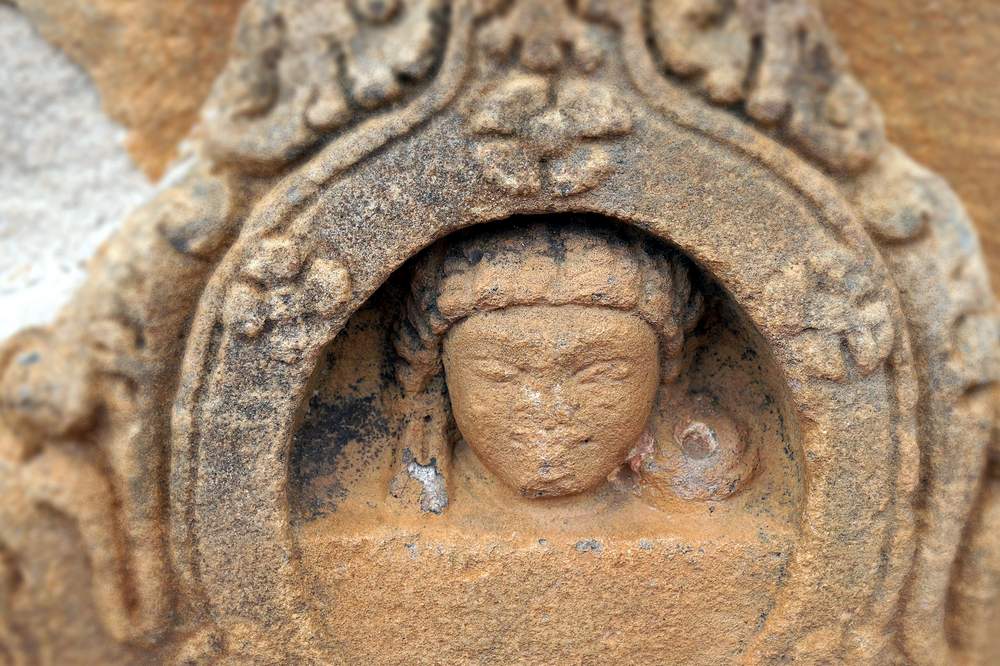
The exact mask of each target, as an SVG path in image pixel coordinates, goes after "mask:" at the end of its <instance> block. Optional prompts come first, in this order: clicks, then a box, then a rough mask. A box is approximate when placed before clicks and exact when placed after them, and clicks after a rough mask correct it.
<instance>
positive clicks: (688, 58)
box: [0, 0, 1000, 664]
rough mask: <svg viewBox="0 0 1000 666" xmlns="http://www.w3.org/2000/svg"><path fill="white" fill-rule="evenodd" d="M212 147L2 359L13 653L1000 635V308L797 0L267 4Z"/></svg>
mask: <svg viewBox="0 0 1000 666" xmlns="http://www.w3.org/2000/svg"><path fill="white" fill-rule="evenodd" d="M198 137H199V140H200V141H201V143H200V144H199V151H198V159H197V160H196V163H195V164H194V165H192V166H191V167H190V168H189V169H188V172H187V173H186V175H184V176H183V177H182V178H180V179H178V180H177V181H176V182H175V183H174V184H173V185H172V186H170V187H167V188H165V190H164V191H163V192H162V193H161V194H160V195H159V196H158V197H157V199H156V200H154V201H153V202H151V203H150V204H149V205H148V206H146V207H144V208H143V209H142V210H140V211H139V212H137V213H136V215H135V216H134V217H133V218H131V219H130V220H129V221H128V222H127V223H126V224H125V226H124V227H123V228H122V230H121V231H120V232H119V234H118V235H117V236H116V237H115V238H114V239H112V240H111V241H110V242H109V243H108V245H107V246H106V247H105V248H104V250H103V251H102V252H101V253H100V254H99V256H98V257H96V258H95V260H94V264H93V267H92V269H91V271H92V277H91V280H90V281H89V282H88V284H87V285H86V286H85V287H84V288H83V290H82V291H81V292H80V293H79V294H78V296H77V298H76V299H75V300H74V302H73V303H71V304H70V305H68V306H67V308H66V310H65V311H64V312H63V314H62V315H61V316H60V318H59V320H58V321H57V322H55V323H54V324H53V325H52V326H51V327H48V328H46V329H44V330H34V331H26V332H24V333H22V334H20V335H18V336H15V337H14V338H13V339H11V340H9V341H7V342H6V343H5V344H4V346H3V347H2V351H0V423H2V426H0V494H2V497H3V499H4V501H3V503H2V506H3V508H2V509H0V646H2V654H4V656H5V657H7V659H8V660H9V661H11V662H12V663H63V662H65V661H66V660H67V659H70V660H72V659H79V658H82V660H83V661H86V662H88V663H136V662H142V661H147V662H148V661H152V662H154V663H160V662H164V663H247V662H259V663H284V662H289V661H292V662H296V663H300V662H301V663H342V662H346V663H365V662H372V661H382V662H385V663H398V662H402V661H415V662H420V663H463V662H469V661H501V660H506V661H528V662H553V661H556V662H559V661H565V662H577V661H590V660H596V659H602V660H609V661H621V662H634V661H641V660H644V659H645V660H655V661H668V662H672V661H684V662H690V663H718V662H722V663H729V662H732V661H743V662H746V663H774V662H782V661H795V662H801V663H917V664H923V663H926V664H937V663H951V662H968V663H991V662H992V661H994V660H995V659H996V658H997V655H998V653H1000V645H998V644H997V641H996V638H995V636H994V635H993V634H994V633H995V632H990V631H989V628H990V627H991V626H994V625H993V624H991V623H993V622H995V618H996V613H997V612H1000V611H998V606H1000V600H998V597H1000V566H998V559H1000V546H998V544H997V543H996V538H995V535H996V534H997V529H998V518H997V511H998V509H997V507H1000V503H998V501H997V490H998V487H1000V486H998V484H1000V476H998V474H997V464H998V463H997V456H998V452H997V450H996V449H997V445H996V441H997V440H996V424H997V413H996V405H997V379H998V377H1000V360H998V345H997V338H998V326H997V321H998V319H997V309H996V305H995V302H994V300H993V297H992V295H991V294H990V291H989V288H988V286H987V280H986V276H985V272H984V269H983V266H982V259H981V257H980V254H979V251H978V246H977V244H976V242H975V240H974V237H973V236H972V232H971V227H970V225H969V222H968V220H967V218H966V216H965V214H964V212H963V210H962V208H961V205H960V204H959V202H958V201H957V200H956V199H955V197H954V195H953V194H952V193H951V191H950V190H949V189H948V187H947V186H946V185H945V184H943V183H942V182H941V181H940V180H939V179H937V178H936V177H935V176H933V175H932V174H929V173H927V172H926V171H924V170H923V169H922V168H920V167H919V166H917V165H915V164H913V163H912V162H911V161H910V160H909V159H908V158H907V157H906V156H905V155H903V154H902V153H900V152H899V151H898V150H897V149H895V148H894V147H892V146H891V145H889V144H887V143H886V141H885V138H884V136H883V132H882V129H881V119H880V115H879V111H878V110H877V108H875V106H874V105H873V104H872V102H871V101H870V100H869V99H868V97H867V96H866V94H865V93H864V91H863V90H861V89H860V87H859V86H858V84H857V83H856V82H855V80H854V79H853V78H852V77H851V75H850V74H849V73H848V72H847V70H846V68H845V63H844V59H843V56H842V55H841V54H840V52H839V51H838V49H837V48H836V46H835V45H834V44H833V43H832V40H831V38H830V36H829V34H828V32H827V31H826V29H825V28H824V26H823V23H822V20H821V19H820V17H819V15H818V13H817V12H816V11H815V9H814V8H813V7H812V6H811V4H810V3H808V2H805V1H804V0H795V1H792V2H786V1H780V0H760V1H756V2H716V1H713V0H671V1H661V2H652V3H640V2H637V1H635V2H633V1H631V0H628V1H620V2H613V3H612V2H604V1H601V0H588V1H581V2H562V1H560V0H545V1H543V0H513V1H509V2H498V1H495V0H452V1H451V2H445V1H443V0H441V1H437V0H427V1H424V0H412V1H407V0H399V1H395V2H389V1H386V0H379V1H377V2H376V1H367V0H365V1H361V0H358V1H350V2H349V1H347V0H341V1H338V0H295V1H291V0H283V1H277V2H276V1H274V0H251V1H250V2H249V3H248V4H247V5H246V7H245V9H244V12H243V18H242V20H241V22H240V27H239V29H238V32H237V35H236V38H235V41H234V46H233V51H232V55H231V58H230V61H229V65H228V67H227V68H226V71H225V72H224V73H223V75H222V77H221V78H220V79H219V81H218V83H217V85H216V89H215V92H214V94H213V96H212V98H211V99H210V100H209V103H208V105H207V107H206V111H205V122H204V124H203V127H202V128H201V131H200V133H199V134H198ZM719 599H726V600H727V602H726V604H720V603H719V601H718V600H719ZM455 618H462V621H463V625H462V631H460V632H456V631H455V630H454V627H455V625H454V622H455ZM372 636H378V637H379V640H378V641H372V640H371V637H372Z"/></svg>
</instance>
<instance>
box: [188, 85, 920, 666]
mask: <svg viewBox="0 0 1000 666" xmlns="http://www.w3.org/2000/svg"><path fill="white" fill-rule="evenodd" d="M622 94H623V95H624V96H626V97H625V101H626V103H627V104H628V105H629V106H630V108H633V109H635V118H636V119H635V126H634V129H633V130H632V132H631V133H630V134H629V135H627V136H624V137H622V138H620V139H619V140H618V141H617V142H615V143H614V144H612V145H609V146H608V148H607V150H608V152H609V155H610V162H611V163H613V164H617V165H618V168H617V170H616V171H614V172H612V173H610V174H609V175H608V176H607V178H606V179H605V180H604V181H603V183H601V184H600V185H599V186H597V187H595V188H594V189H592V190H590V191H587V192H584V193H581V194H579V195H577V196H573V197H565V196H553V195H552V194H551V193H546V192H545V191H540V192H537V193H534V194H523V193H517V192H510V191H505V190H503V189H496V188H493V187H491V186H490V180H489V178H487V177H486V176H485V175H484V174H483V173H482V170H483V168H484V165H483V163H482V161H481V159H480V158H479V156H478V154H477V152H476V146H475V145H474V142H467V143H461V142H458V143H456V142H455V141H454V140H453V137H454V136H456V135H460V134H461V132H462V127H463V122H464V121H463V119H462V117H460V115H459V114H457V113H451V112H449V113H445V114H443V115H441V116H439V117H437V118H435V119H434V120H433V122H430V123H428V124H426V125H425V126H423V127H422V128H421V129H420V130H419V131H417V132H414V133H412V134H409V135H407V136H405V137H404V138H403V139H401V140H400V141H398V142H397V143H395V144H392V145H390V146H388V147H387V148H386V149H385V150H383V151H382V152H380V153H378V154H377V155H375V156H373V157H371V158H369V159H368V160H367V161H365V162H363V163H362V164H360V165H358V166H356V167H355V168H354V169H353V170H351V171H349V172H347V173H346V174H344V175H343V176H342V177H341V178H340V179H339V180H337V181H335V182H332V183H330V184H329V185H328V186H327V187H326V189H324V190H322V191H320V192H318V193H317V195H316V196H315V197H312V198H310V199H309V200H308V201H306V202H305V205H303V202H302V201H298V200H295V197H293V196H291V195H292V194H293V193H294V191H295V190H296V188H297V187H299V186H301V185H303V184H304V183H305V182H306V181H307V178H306V177H305V176H302V177H299V176H296V175H293V176H291V177H289V178H288V179H287V180H286V182H285V183H284V184H283V185H282V186H280V191H279V192H278V193H277V195H274V196H272V197H270V198H269V199H268V200H267V201H265V202H264V203H263V204H262V206H261V207H260V208H259V209H258V211H257V213H256V217H257V218H258V221H259V220H260V219H274V218H278V217H281V216H282V215H284V214H286V213H289V211H291V213H289V214H288V215H286V217H287V218H288V219H289V221H288V222H287V223H286V224H285V225H284V226H283V227H281V228H280V229H265V228H264V225H261V224H250V225H248V231H246V232H245V233H244V236H243V237H241V239H240V240H239V241H238V242H237V243H236V245H235V246H234V248H233V249H232V250H231V251H230V254H229V255H228V256H227V258H226V259H225V261H224V262H223V264H222V266H221V267H220V269H219V270H218V271H217V273H216V275H215V276H214V278H213V280H212V281H211V283H210V284H209V286H208V288H207V290H206V293H205V296H204V298H203V301H202V305H201V307H200V309H199V316H198V319H197V321H196V323H195V326H194V328H193V332H192V337H191V343H190V345H189V349H188V354H187V357H186V359H185V363H184V369H183V372H182V381H181V389H180V393H179V395H178V400H177V407H176V410H175V417H174V434H173V452H172V489H171V504H172V506H171V515H172V523H173V524H172V530H173V533H172V544H173V548H174V554H175V561H176V562H177V563H178V567H179V569H180V574H181V579H182V582H183V583H184V586H185V588H186V591H187V593H188V594H190V595H194V596H195V597H197V598H200V599H201V600H202V602H203V606H204V607H206V608H209V609H210V610H211V614H212V618H211V619H212V620H213V621H214V622H216V623H218V624H219V625H221V626H223V627H226V626H229V625H240V626H244V625H249V626H258V627H268V632H270V633H271V635H273V636H275V637H278V636H280V638H276V640H283V641H288V640H292V641H300V642H301V643H303V644H304V645H313V646H314V647H315V646H316V645H317V644H322V643H324V642H326V641H325V640H324V639H323V638H322V637H319V636H317V634H316V631H317V630H316V629H315V627H314V625H313V624H312V623H311V622H310V616H311V614H312V611H311V610H310V609H311V608H312V607H313V600H311V599H310V598H309V594H308V592H307V590H306V589H305V586H303V585H301V583H300V581H301V580H302V577H301V572H300V571H299V570H298V564H297V560H296V547H295V543H294V538H293V536H292V533H291V530H290V525H289V516H288V498H287V483H288V478H287V470H288V460H289V453H290V447H291V442H292V436H293V434H294V429H295V427H296V424H297V417H298V415H299V414H300V413H301V409H302V406H303V404H304V401H305V399H306V395H307V391H308V387H309V382H310V379H311V377H312V376H313V372H314V370H315V367H316V364H317V362H318V359H319V357H320V354H321V353H322V351H323V349H324V348H325V346H326V345H327V344H328V343H329V342H330V341H331V340H332V339H333V337H334V336H335V335H336V334H337V332H338V331H339V330H340V328H341V327H342V326H343V325H344V323H345V322H346V321H347V319H348V318H349V317H350V315H351V314H352V313H353V312H354V311H355V310H356V309H357V308H358V307H359V306H360V305H361V304H362V303H363V302H364V301H365V299H367V297H368V296H370V295H371V294H372V293H373V292H374V291H375V290H376V289H377V288H378V287H379V286H380V285H381V284H382V283H383V282H384V281H385V280H386V279H387V278H388V276H389V275H391V273H392V272H393V271H394V270H395V269H396V268H398V267H399V266H400V265H401V264H402V263H403V261H405V260H406V259H407V258H409V257H411V256H414V255H415V254H416V253H418V252H419V251H420V250H422V249H423V248H424V247H426V246H427V245H428V244H429V243H431V242H432V241H433V240H434V239H436V238H440V237H443V236H446V235H447V234H448V233H450V232H452V231H456V230H458V229H461V228H464V227H467V226H470V225H474V224H477V223H483V222H488V221H494V220H502V219H505V218H507V217H509V216H511V215H514V214H518V213H540V212H592V213H598V214H602V215H605V216H608V217H611V218H614V219H618V220H621V221H623V222H626V223H631V224H635V225H637V226H639V227H641V228H643V229H644V230H645V231H647V232H649V233H651V234H652V235H654V236H656V237H658V238H660V239H662V240H664V241H666V242H669V243H672V244H674V245H675V246H677V247H678V248H680V249H681V250H682V251H683V252H685V253H686V254H687V255H688V256H690V257H691V258H692V259H694V260H695V261H696V262H697V263H698V264H699V265H700V266H701V267H702V268H703V269H704V270H705V271H706V272H708V273H710V274H711V275H712V276H713V277H714V279H716V280H717V281H718V282H719V283H720V284H721V285H722V286H723V287H724V288H725V289H726V290H727V291H728V292H729V293H730V295H731V296H732V298H733V300H734V301H735V302H736V303H737V304H738V305H739V306H740V307H741V309H742V310H743V312H744V314H745V315H746V317H747V319H748V320H749V322H751V323H752V324H753V325H754V326H755V327H756V329H757V330H758V331H759V332H760V333H761V335H762V336H763V338H764V340H765V341H766V342H767V344H768V345H769V346H770V348H771V351H772V353H773V354H774V357H775V358H776V359H777V361H778V363H779V365H780V366H781V369H782V371H783V373H784V378H785V380H786V384H787V387H788V392H789V395H790V397H791V402H792V405H793V407H794V409H795V412H796V414H797V417H798V421H799V429H800V437H801V441H800V444H801V448H802V451H803V453H804V456H805V461H804V466H805V475H806V478H805V486H806V491H807V494H806V499H805V504H804V507H803V511H802V522H801V526H800V528H801V529H800V537H799V541H798V545H797V549H796V552H795V554H794V556H793V558H792V561H791V566H790V570H789V572H788V575H787V576H786V578H785V579H784V580H783V581H782V582H781V585H780V589H779V591H778V592H777V595H778V596H777V601H776V606H775V609H774V611H773V612H772V613H771V614H770V615H769V617H768V620H767V623H766V624H765V626H764V628H763V629H762V631H761V633H760V634H759V636H758V639H757V643H756V644H755V645H754V646H752V648H751V655H752V656H753V655H756V656H758V657H760V658H767V656H768V655H772V654H782V653H786V654H787V653H788V652H789V651H790V650H794V649H802V650H810V651H811V652H812V653H813V654H817V653H820V652H826V653H830V654H837V653H840V651H842V650H843V649H844V647H843V646H844V645H846V644H854V645H865V646H868V647H866V648H865V649H870V650H877V649H878V644H879V639H878V636H880V635H881V634H882V632H883V631H884V629H885V627H886V625H887V624H888V622H889V616H890V614H891V612H892V608H893V605H894V603H895V598H896V594H897V592H898V589H899V587H900V586H901V585H902V581H903V575H904V572H905V568H906V566H907V565H908V563H909V560H910V554H911V553H912V544H911V543H910V540H911V536H910V535H911V529H910V525H911V522H912V516H911V514H910V508H909V502H908V501H907V498H908V497H909V496H910V493H911V492H912V489H913V486H914V483H915V471H916V467H917V462H916V460H917V454H916V442H915V438H914V434H913V415H912V411H913V395H914V390H913V386H914V378H913V372H912V368H911V358H910V351H909V347H908V342H907V340H906V337H905V333H904V330H905V329H904V326H903V325H901V322H902V315H901V313H900V309H899V305H898V302H897V297H896V294H895V291H894V289H893V287H892V286H891V279H890V278H889V276H888V275H887V273H886V270H885V267H884V266H883V264H882V263H881V261H880V260H879V259H878V255H877V252H876V251H875V249H874V247H873V246H872V245H871V243H870V241H869V240H868V238H867V236H866V235H865V234H864V232H863V230H862V228H861V227H860V225H859V224H858V222H857V221H856V220H855V219H854V217H853V214H852V212H851V211H850V210H849V208H848V207H847V205H846V204H845V203H843V200H842V199H841V197H840V196H839V194H838V193H837V191H836V189H835V188H834V187H833V185H832V184H830V183H829V182H827V181H826V180H825V179H823V178H822V177H820V176H819V175H818V174H817V173H816V172H815V171H813V170H812V169H811V168H810V167H808V166H807V165H805V164H804V163H803V162H801V161H799V160H797V159H796V158H794V157H793V156H792V155H791V154H790V153H789V152H788V151H786V150H785V149H783V148H781V147H780V146H778V145H776V144H773V143H770V142H769V141H766V140H765V139H762V138H761V137H760V136H759V135H755V134H752V133H751V132H749V131H747V130H745V128H739V127H738V126H737V123H736V121H731V122H732V125H733V127H731V129H733V131H730V132H728V133H726V135H725V139H724V140H723V139H718V138H713V136H712V135H713V134H717V133H713V132H710V131H705V130H699V129H697V128H682V127H680V126H678V125H675V124H673V123H671V122H669V121H667V120H665V119H664V118H663V116H662V115H660V114H659V113H657V112H655V111H649V110H645V109H644V106H643V103H642V100H641V99H639V98H638V97H636V99H628V95H630V94H631V93H624V92H623V93H622ZM445 146H447V150H445V149H444V148H443V147H445ZM762 146H763V147H762ZM387 173H389V174H392V182H387V181H386V174H387ZM290 201H291V203H290ZM295 206H297V208H295V209H294V210H293V208H294V207H295ZM292 213H293V214H292ZM251 222H254V220H251ZM872 572H875V573H874V574H873V573H872ZM333 612H336V610H335V609H334V610H333ZM275 627H285V629H286V631H285V632H280V631H276V630H275V629H274V628H275Z"/></svg>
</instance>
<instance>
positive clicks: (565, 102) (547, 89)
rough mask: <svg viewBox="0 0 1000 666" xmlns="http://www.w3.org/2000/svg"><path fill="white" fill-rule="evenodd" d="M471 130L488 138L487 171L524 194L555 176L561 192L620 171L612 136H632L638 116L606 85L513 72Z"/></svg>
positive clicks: (482, 151) (491, 94) (488, 97)
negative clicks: (609, 144)
mask: <svg viewBox="0 0 1000 666" xmlns="http://www.w3.org/2000/svg"><path fill="white" fill-rule="evenodd" d="M468 125H469V129H470V130H471V131H472V132H474V133H475V134H477V135H481V136H485V137H488V140H486V141H484V142H483V143H481V144H479V145H478V146H477V148H476V150H477V155H478V157H479V159H480V161H481V162H482V164H483V166H484V169H485V174H486V177H487V178H488V179H489V180H490V181H492V182H493V183H494V184H495V185H497V186H499V187H502V188H503V189H505V190H507V191H509V192H512V193H514V194H520V195H532V194H538V193H539V192H540V191H542V189H543V183H544V182H545V181H546V180H548V182H550V183H551V185H552V188H553V190H554V191H555V193H557V194H558V195H560V196H568V195H572V194H579V193H580V192H585V191H587V190H589V189H592V188H594V187H596V186H597V185H598V184H600V183H601V182H602V181H603V180H604V179H605V178H606V177H607V176H608V175H609V174H610V173H611V169H612V160H611V155H610V154H609V153H608V150H607V148H606V147H605V146H604V145H603V142H604V140H606V139H610V138H613V137H618V136H621V135H623V134H627V133H628V132H629V131H631V129H632V117H631V115H630V113H629V111H628V109H627V108H626V107H625V105H624V104H622V103H621V102H620V101H619V100H618V99H616V97H615V93H614V92H613V91H612V90H610V89H609V88H607V87H606V86H603V85H601V84H599V83H594V82H589V81H586V80H584V79H579V78H571V79H563V80H557V81H555V82H553V81H550V80H549V78H547V77H545V76H542V75H537V74H511V75H509V76H507V77H506V78H505V79H503V80H501V81H500V82H499V83H498V84H497V85H496V87H495V88H493V89H492V90H490V91H488V92H487V93H486V94H485V96H484V97H483V99H482V101H481V102H480V103H479V104H478V105H477V106H475V107H474V109H473V111H472V113H471V115H470V117H469V119H468Z"/></svg>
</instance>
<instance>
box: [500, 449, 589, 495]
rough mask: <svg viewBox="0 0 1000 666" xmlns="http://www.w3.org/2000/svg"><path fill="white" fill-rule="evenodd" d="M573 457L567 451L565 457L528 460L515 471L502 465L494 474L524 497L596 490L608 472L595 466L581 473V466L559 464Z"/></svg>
mask: <svg viewBox="0 0 1000 666" xmlns="http://www.w3.org/2000/svg"><path fill="white" fill-rule="evenodd" d="M571 455H572V452H570V451H567V452H566V453H565V454H564V455H563V456H560V455H555V456H552V455H550V456H547V457H542V456H525V457H523V458H522V459H521V460H520V461H518V464H517V465H516V467H515V466H513V465H506V464H505V463H504V462H502V461H500V462H499V464H498V465H496V466H495V467H497V469H495V470H494V472H495V473H496V474H497V476H499V477H500V478H501V479H503V480H504V481H505V482H506V483H507V484H508V485H510V486H511V487H512V488H514V489H516V490H517V491H518V492H519V493H520V494H521V495H523V496H524V497H561V496H565V495H574V494H576V493H581V492H584V491H587V490H590V489H592V488H595V487H597V486H598V485H600V484H601V482H603V481H604V480H605V479H606V478H607V475H608V472H604V471H603V470H598V469H595V466H593V465H588V466H586V468H583V469H581V468H580V466H579V465H573V464H571V463H570V462H569V461H565V462H564V461H560V460H559V458H561V457H570V456H571Z"/></svg>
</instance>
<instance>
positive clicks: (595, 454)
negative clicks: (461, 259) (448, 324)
mask: <svg viewBox="0 0 1000 666" xmlns="http://www.w3.org/2000/svg"><path fill="white" fill-rule="evenodd" d="M444 365H445V372H446V376H447V382H448V391H449V394H450V396H451V405H452V410H453V413H454V416H455V421H456V423H457V425H458V429H459V431H461V433H462V436H463V437H464V438H465V441H466V442H467V443H468V444H469V446H470V447H471V448H472V449H473V451H475V453H476V455H477V456H478V457H479V459H480V460H481V461H482V462H483V464H484V465H485V466H486V467H487V468H488V469H490V470H491V471H492V472H493V473H494V474H496V475H497V476H498V477H500V478H501V479H502V480H503V481H504V482H505V483H507V484H508V485H510V486H511V487H513V488H515V489H517V490H518V491H520V492H521V493H522V494H524V495H527V496H535V497H542V496H557V495H568V494H572V493H578V492H582V491H584V490H588V489H591V488H594V487H596V486H597V485H599V484H600V483H601V482H602V481H604V480H605V479H606V478H607V477H608V475H609V474H610V473H612V472H613V471H614V470H615V469H616V468H617V467H618V466H619V465H621V464H622V463H623V462H624V461H625V459H626V457H627V456H628V452H629V450H630V449H631V448H632V447H633V446H635V444H636V443H637V442H638V440H639V438H640V436H641V435H642V433H643V430H644V429H645V427H646V422H647V420H648V418H649V414H650V411H651V409H652V406H653V401H654V398H655V396H656V389H657V386H658V384H659V376H660V370H659V368H660V364H659V348H658V342H657V338H656V335H655V333H654V332H653V329H652V328H651V327H650V326H649V324H647V323H646V322H644V321H643V320H641V319H639V318H638V317H636V316H635V315H633V314H630V313H627V312H622V311H618V310H612V309H609V308H598V307H585V306H579V305H562V306H549V305H531V306H521V307H513V308H507V309H504V310H497V311H493V312H483V313H478V314H475V315H473V316H471V317H469V318H467V319H464V320H463V321H461V322H459V323H458V324H456V325H455V326H454V327H453V328H452V329H451V330H450V331H449V333H448V335H447V336H446V337H445V340H444Z"/></svg>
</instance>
